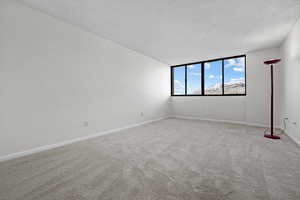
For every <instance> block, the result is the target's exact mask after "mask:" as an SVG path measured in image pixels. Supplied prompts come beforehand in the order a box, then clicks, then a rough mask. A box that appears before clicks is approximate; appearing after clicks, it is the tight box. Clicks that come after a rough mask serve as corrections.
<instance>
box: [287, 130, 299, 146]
mask: <svg viewBox="0 0 300 200" xmlns="http://www.w3.org/2000/svg"><path fill="white" fill-rule="evenodd" d="M283 132H284V133H285V134H286V135H287V136H288V137H289V138H291V139H292V140H293V141H294V142H295V143H296V144H297V145H299V146H300V140H299V139H298V138H296V137H295V136H294V135H292V134H289V132H287V131H285V130H283Z"/></svg>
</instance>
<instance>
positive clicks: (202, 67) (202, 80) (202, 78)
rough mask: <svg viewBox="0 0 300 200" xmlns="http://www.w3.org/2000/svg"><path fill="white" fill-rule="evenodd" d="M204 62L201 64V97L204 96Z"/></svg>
mask: <svg viewBox="0 0 300 200" xmlns="http://www.w3.org/2000/svg"><path fill="white" fill-rule="evenodd" d="M204 84H205V83H204V62H202V63H201V85H202V87H201V95H205V94H204V88H205V85H204Z"/></svg>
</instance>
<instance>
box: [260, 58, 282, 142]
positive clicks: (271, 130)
mask: <svg viewBox="0 0 300 200" xmlns="http://www.w3.org/2000/svg"><path fill="white" fill-rule="evenodd" d="M280 61H281V60H280V59H271V60H266V61H265V62H264V64H266V65H270V68H271V70H270V71H271V129H270V133H265V135H264V136H265V137H266V138H270V139H280V137H279V136H277V135H274V69H273V68H274V67H273V64H276V63H279V62H280Z"/></svg>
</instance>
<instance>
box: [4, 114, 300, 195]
mask: <svg viewBox="0 0 300 200" xmlns="http://www.w3.org/2000/svg"><path fill="white" fill-rule="evenodd" d="M262 135H263V129H261V128H255V127H247V126H243V125H234V124H226V123H216V122H207V121H196V120H195V121H194V120H180V119H166V120H162V121H159V122H154V123H151V124H147V125H144V126H140V127H136V128H132V129H128V130H125V131H120V132H117V133H113V134H110V135H106V136H101V137H99V138H97V139H92V140H88V141H84V142H80V143H76V144H72V145H68V146H65V147H61V148H57V149H54V150H50V151H45V152H42V153H38V154H34V155H31V156H27V157H23V158H18V159H15V160H11V161H7V162H2V163H0V199H1V200H29V199H30V200H33V199H36V200H83V199H86V200H96V199H97V200H115V199H122V200H135V199H136V200H152V199H153V200H173V199H179V200H181V199H182V200H190V199H191V200H192V199H195V200H215V199H218V200H222V199H224V200H225V199H226V200H227V199H228V200H231V199H234V200H250V199H251V200H255V199H261V200H269V199H270V200H271V199H272V200H273V199H274V200H275V199H276V200H299V199H300V148H299V146H297V145H296V144H295V143H294V142H293V141H291V140H290V139H289V138H288V137H287V136H285V135H282V140H277V141H274V140H269V139H265V138H264V137H262Z"/></svg>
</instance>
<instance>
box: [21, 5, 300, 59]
mask: <svg viewBox="0 0 300 200" xmlns="http://www.w3.org/2000/svg"><path fill="white" fill-rule="evenodd" d="M20 1H22V2H25V3H26V4H28V5H29V6H31V7H34V8H38V9H39V10H42V11H44V12H46V13H48V14H50V15H52V16H56V17H58V18H60V19H63V20H65V21H67V22H69V23H72V24H76V25H79V26H81V27H82V28H84V29H86V30H88V31H90V32H93V33H96V34H98V35H99V36H102V37H104V38H106V39H110V40H112V41H114V42H117V43H119V44H121V45H123V46H125V47H127V48H130V49H133V50H136V51H138V52H141V53H143V54H145V55H147V56H150V57H153V58H155V59H157V60H160V61H162V62H164V63H167V64H180V63H186V62H193V61H199V60H204V59H210V58H217V57H223V56H232V55H236V54H243V53H246V52H248V51H252V50H257V49H263V48H269V47H274V46H278V45H279V44H280V43H281V42H282V40H283V39H284V38H285V36H286V35H287V33H288V32H289V31H290V29H291V28H292V26H293V25H294V24H295V22H296V21H297V19H298V18H299V17H300V0H250V1H245V0H20Z"/></svg>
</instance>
